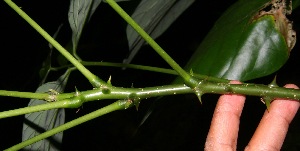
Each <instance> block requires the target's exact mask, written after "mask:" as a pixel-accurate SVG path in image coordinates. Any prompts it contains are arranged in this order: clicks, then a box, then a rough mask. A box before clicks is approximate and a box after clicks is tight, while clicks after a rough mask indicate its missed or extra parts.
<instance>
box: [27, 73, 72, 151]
mask: <svg viewBox="0 0 300 151" xmlns="http://www.w3.org/2000/svg"><path fill="white" fill-rule="evenodd" d="M69 75H70V72H69V71H67V72H66V73H65V74H63V75H62V76H61V77H60V78H59V79H58V80H57V81H53V82H48V83H45V84H43V85H41V86H40V87H39V88H38V89H37V91H36V92H38V93H43V92H45V93H47V92H48V93H56V92H57V93H61V92H63V90H64V88H65V85H66V84H67V81H68V77H69ZM54 95H55V94H54ZM44 103H47V102H45V101H44V100H36V99H31V100H30V102H29V104H28V106H35V105H39V104H44ZM64 122H65V111H64V109H52V110H47V111H40V112H34V113H30V114H26V115H25V120H24V124H23V134H22V141H25V140H27V139H30V138H32V137H34V136H37V135H39V134H41V133H43V132H45V131H47V130H50V129H52V128H54V127H57V126H60V125H62V124H64ZM62 137H63V133H62V132H61V133H58V134H55V135H53V136H52V137H50V138H49V139H44V140H41V141H39V142H37V143H34V144H32V145H29V146H27V147H25V150H43V151H50V150H51V151H55V150H59V145H60V144H61V143H62Z"/></svg>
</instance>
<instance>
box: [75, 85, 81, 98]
mask: <svg viewBox="0 0 300 151" xmlns="http://www.w3.org/2000/svg"><path fill="white" fill-rule="evenodd" d="M79 95H80V91H78V89H77V88H76V86H75V96H79Z"/></svg>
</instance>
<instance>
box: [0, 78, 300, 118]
mask: <svg viewBox="0 0 300 151" xmlns="http://www.w3.org/2000/svg"><path fill="white" fill-rule="evenodd" d="M196 88H197V89H199V90H200V91H201V92H202V93H203V94H205V93H215V94H228V93H233V94H244V95H251V96H259V97H269V98H272V99H275V98H283V99H292V100H300V90H296V89H288V88H282V87H269V86H266V85H259V84H238V85H237V84H227V83H215V82H207V81H202V82H200V83H199V85H198V86H197V87H196ZM2 92H4V90H2ZM14 92H15V91H6V93H10V94H11V95H10V96H14V95H13V94H14ZM27 93H29V92H27ZM187 93H194V90H193V89H191V88H190V87H188V86H186V85H184V84H176V85H165V86H157V87H148V88H121V87H111V88H109V89H93V90H87V91H82V92H80V97H79V96H76V95H75V93H63V94H58V95H57V101H56V102H53V103H47V104H46V105H45V104H44V105H43V106H40V107H39V105H38V106H33V107H25V108H21V109H15V110H10V111H4V112H0V119H1V118H6V117H11V116H17V115H22V114H27V113H31V112H36V111H41V110H47V109H52V108H78V107H80V106H81V105H82V104H83V103H84V102H89V101H96V100H105V99H124V100H133V101H134V100H141V99H146V98H150V97H158V96H166V95H176V94H187ZM2 94H3V93H2ZM32 94H34V93H32ZM0 95H1V93H0ZM38 96H39V95H37V97H38ZM16 97H19V95H16ZM62 102H63V103H62ZM51 105H52V106H51Z"/></svg>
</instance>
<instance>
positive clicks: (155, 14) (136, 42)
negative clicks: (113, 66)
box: [124, 0, 195, 63]
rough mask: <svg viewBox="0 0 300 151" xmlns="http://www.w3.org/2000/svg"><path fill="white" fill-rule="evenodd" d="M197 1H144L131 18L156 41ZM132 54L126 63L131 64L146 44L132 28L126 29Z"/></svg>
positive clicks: (125, 60)
mask: <svg viewBox="0 0 300 151" xmlns="http://www.w3.org/2000/svg"><path fill="white" fill-rule="evenodd" d="M194 1H195V0H142V1H141V2H140V4H139V5H138V6H137V8H136V9H135V11H134V13H133V14H132V15H131V17H132V18H133V19H134V20H135V21H136V22H137V23H138V24H139V25H140V26H141V27H142V28H143V29H144V30H145V31H146V32H147V33H148V34H149V35H150V36H151V37H152V38H153V39H156V38H157V37H159V36H160V35H161V34H162V33H164V32H165V31H166V30H167V28H169V27H170V25H171V24H172V23H173V22H174V21H175V20H176V19H177V18H178V17H179V16H180V15H181V14H182V13H183V12H184V11H185V10H186V9H187V8H188V7H189V6H190V5H191V4H193V2H194ZM126 33H127V39H128V45H129V50H130V54H129V56H128V58H127V59H124V63H130V62H131V60H132V59H133V58H134V56H135V55H136V53H137V52H138V51H139V50H140V48H141V47H142V46H143V45H144V44H145V40H144V39H143V38H142V37H141V36H140V35H139V34H138V33H137V32H136V31H135V30H134V29H133V28H132V27H131V26H130V25H128V26H127V29H126Z"/></svg>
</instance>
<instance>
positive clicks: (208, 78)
mask: <svg viewBox="0 0 300 151" xmlns="http://www.w3.org/2000/svg"><path fill="white" fill-rule="evenodd" d="M80 63H81V64H82V65H84V66H106V67H120V68H124V67H125V68H131V69H138V70H145V71H152V72H159V73H165V74H171V75H178V73H177V72H176V71H175V70H173V69H166V68H160V67H152V66H144V65H137V64H124V63H113V62H91V61H81V62H80ZM70 66H71V65H65V66H61V67H51V69H50V70H52V71H58V70H60V69H64V68H68V67H70ZM193 77H195V78H197V79H200V80H205V81H211V82H223V83H229V80H227V79H221V78H216V77H211V76H207V75H201V74H196V73H193Z"/></svg>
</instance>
